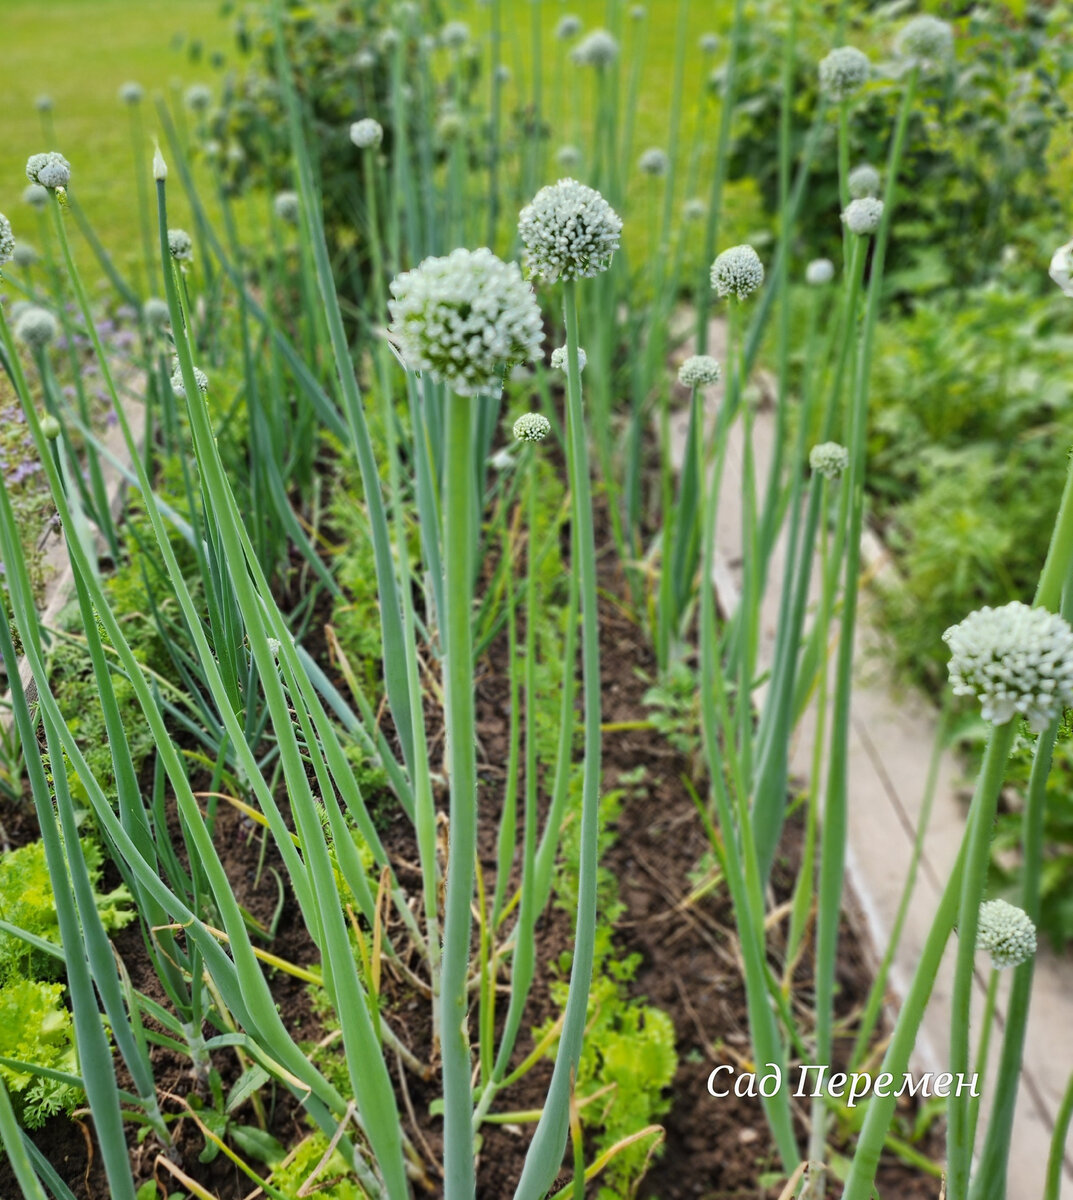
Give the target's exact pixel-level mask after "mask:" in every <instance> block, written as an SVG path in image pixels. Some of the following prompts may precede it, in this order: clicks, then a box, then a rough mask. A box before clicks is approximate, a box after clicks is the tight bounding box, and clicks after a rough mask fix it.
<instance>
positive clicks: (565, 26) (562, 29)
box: [555, 15, 581, 42]
mask: <svg viewBox="0 0 1073 1200" xmlns="http://www.w3.org/2000/svg"><path fill="white" fill-rule="evenodd" d="M580 32H581V18H580V17H575V16H572V15H567V16H565V17H562V18H561V19H560V21H559V24H558V25H556V26H555V36H556V37H557V38H558V39H559V41H560V42H568V41H570V39H571V38H574V37H577V35H578V34H579V33H580Z"/></svg>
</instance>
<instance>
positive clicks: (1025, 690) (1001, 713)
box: [943, 600, 1073, 733]
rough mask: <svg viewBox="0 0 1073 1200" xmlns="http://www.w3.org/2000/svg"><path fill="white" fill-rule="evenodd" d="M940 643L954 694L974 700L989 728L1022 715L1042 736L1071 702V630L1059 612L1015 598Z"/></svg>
mask: <svg viewBox="0 0 1073 1200" xmlns="http://www.w3.org/2000/svg"><path fill="white" fill-rule="evenodd" d="M943 641H944V642H946V644H947V645H948V646H949V647H950V681H951V683H952V684H953V688H954V693H955V695H958V696H975V697H976V698H977V699H978V700H979V701H980V703H981V711H982V713H983V717H984V720H985V721H990V722H991V723H992V724H993V725H1005V724H1006V722H1007V721H1010V720H1012V719H1013V717H1014V716H1015V715H1016V714H1017V713H1020V715H1021V716H1023V717H1024V718H1025V720H1026V721H1028V723H1029V725H1030V726H1031V727H1032V728H1033V729H1034V730H1035V731H1036V732H1037V733H1041V732H1042V731H1043V730H1044V729H1046V728H1047V726H1048V725H1049V724H1050V723H1051V722H1052V721H1053V720H1055V719H1056V718H1057V717H1059V716H1061V714H1062V712H1063V711H1064V710H1065V709H1066V708H1067V707H1068V706H1069V705H1070V704H1073V629H1070V627H1069V625H1068V623H1067V622H1066V621H1065V620H1064V619H1063V618H1062V617H1060V616H1059V615H1058V614H1057V613H1052V612H1050V611H1048V610H1047V609H1046V608H1030V607H1029V606H1028V605H1027V604H1022V603H1021V602H1020V601H1019V600H1014V601H1013V602H1012V603H1010V604H1004V605H1003V606H1002V607H1001V608H990V607H988V608H980V609H977V610H976V612H972V613H970V614H969V615H968V616H967V617H966V618H965V620H964V621H962V622H961V623H960V624H958V625H952V626H951V627H950V628H949V629H948V630H947V631H946V632H945V633H944V634H943Z"/></svg>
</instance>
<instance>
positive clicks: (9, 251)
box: [0, 213, 15, 267]
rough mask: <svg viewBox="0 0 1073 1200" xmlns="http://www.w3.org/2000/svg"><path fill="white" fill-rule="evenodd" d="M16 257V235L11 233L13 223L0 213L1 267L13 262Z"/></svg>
mask: <svg viewBox="0 0 1073 1200" xmlns="http://www.w3.org/2000/svg"><path fill="white" fill-rule="evenodd" d="M14 257H15V235H14V234H13V233H12V232H11V222H10V221H9V220H8V219H7V217H5V216H4V214H3V213H0V267H2V266H3V265H4V263H6V262H11V260H12V258H14Z"/></svg>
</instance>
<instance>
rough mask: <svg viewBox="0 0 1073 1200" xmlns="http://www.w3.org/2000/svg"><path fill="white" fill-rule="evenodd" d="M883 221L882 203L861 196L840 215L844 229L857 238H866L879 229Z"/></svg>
mask: <svg viewBox="0 0 1073 1200" xmlns="http://www.w3.org/2000/svg"><path fill="white" fill-rule="evenodd" d="M882 219H883V201H882V200H877V199H876V198H875V197H874V196H862V197H861V198H860V200H851V201H850V202H849V204H847V205H846V207H845V210H844V212H843V213H842V220H843V221H844V222H845V223H846V228H847V229H848V230H849V231H850V233H853V234H856V235H857V237H867V236H868V235H869V234H871V233H875V231H876V230H877V229H878V228H879V223H880V221H881V220H882Z"/></svg>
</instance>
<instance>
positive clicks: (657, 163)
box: [637, 146, 670, 176]
mask: <svg viewBox="0 0 1073 1200" xmlns="http://www.w3.org/2000/svg"><path fill="white" fill-rule="evenodd" d="M669 165H670V164H669V163H668V161H667V154H666V152H665V151H663V150H661V149H660V148H659V147H658V146H652V147H650V148H649V149H648V150H646V151H645V152H644V154H642V155H641V157H640V158H639V159H638V160H637V166H638V168H639V169H640V170H641V172H642V173H643V174H645V175H656V176H658V175H666V174H667V167H668V166H669Z"/></svg>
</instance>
